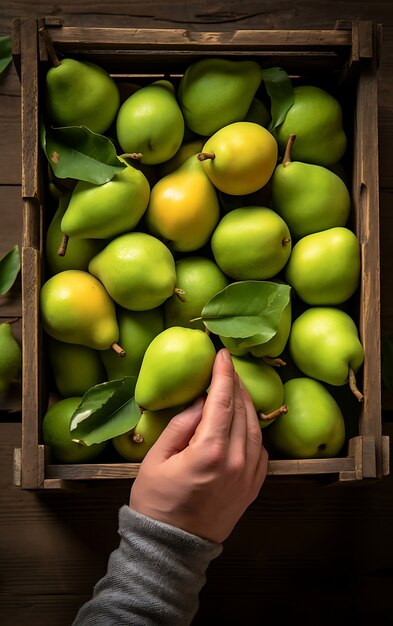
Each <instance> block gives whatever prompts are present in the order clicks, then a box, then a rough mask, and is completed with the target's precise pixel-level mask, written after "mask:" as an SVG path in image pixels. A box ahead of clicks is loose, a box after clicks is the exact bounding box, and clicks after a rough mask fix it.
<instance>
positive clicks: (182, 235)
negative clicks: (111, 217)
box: [146, 155, 220, 252]
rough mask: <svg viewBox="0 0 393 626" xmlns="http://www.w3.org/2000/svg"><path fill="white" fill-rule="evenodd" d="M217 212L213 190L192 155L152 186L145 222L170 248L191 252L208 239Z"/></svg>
mask: <svg viewBox="0 0 393 626" xmlns="http://www.w3.org/2000/svg"><path fill="white" fill-rule="evenodd" d="M219 214H220V207H219V204H218V199H217V194H216V191H215V189H214V187H213V185H212V183H211V182H210V180H209V178H208V177H207V176H206V174H205V173H204V171H203V169H202V163H200V162H199V161H198V158H197V156H196V155H193V156H191V157H190V158H189V159H187V160H186V161H185V162H184V163H183V165H181V166H180V167H179V168H178V169H177V170H176V171H175V172H172V173H171V174H168V176H165V177H164V178H162V179H161V180H159V181H158V183H156V184H155V185H154V187H153V189H152V191H151V195H150V202H149V206H148V208H147V212H146V223H147V226H148V228H149V230H150V231H151V232H152V233H153V235H155V236H156V237H158V238H159V239H161V240H163V241H164V242H165V243H166V244H167V245H168V247H170V248H171V249H173V250H177V251H179V252H191V251H192V250H198V248H201V247H202V246H204V245H205V244H206V243H207V242H208V241H209V239H210V236H211V234H212V232H213V230H214V228H215V226H216V225H217V222H218V220H219Z"/></svg>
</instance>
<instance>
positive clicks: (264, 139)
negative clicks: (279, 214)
mask: <svg viewBox="0 0 393 626" xmlns="http://www.w3.org/2000/svg"><path fill="white" fill-rule="evenodd" d="M277 153H278V147H277V142H276V140H275V139H274V137H273V135H272V134H271V133H269V131H268V130H266V128H263V126H260V124H255V123H254V122H235V123H234V124H228V126H224V128H220V130H218V131H217V132H216V133H215V134H214V135H213V136H212V137H210V138H209V139H208V140H207V142H206V143H205V145H204V146H203V151H202V152H200V153H199V154H198V159H199V160H200V161H202V163H203V168H204V171H205V173H206V174H207V176H208V177H209V178H210V180H211V182H212V183H213V185H214V186H215V187H217V189H219V190H220V191H223V192H224V193H228V194H230V195H233V196H241V195H247V194H250V193H254V191H257V190H258V189H260V188H261V187H263V186H264V185H266V183H267V182H268V181H269V179H270V178H271V176H272V174H273V171H274V168H275V167H276V162H277Z"/></svg>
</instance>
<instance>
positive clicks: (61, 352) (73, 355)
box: [48, 338, 123, 398]
mask: <svg viewBox="0 0 393 626" xmlns="http://www.w3.org/2000/svg"><path fill="white" fill-rule="evenodd" d="M111 352H113V350H111ZM115 358H117V360H118V361H123V359H119V357H118V356H117V355H115ZM48 359H49V364H50V366H51V370H52V373H53V377H54V380H55V384H56V387H57V390H58V391H59V393H60V394H61V395H62V396H64V397H65V398H69V397H72V396H83V395H84V394H85V393H86V391H87V390H88V389H90V387H94V386H95V385H98V384H99V383H102V382H104V381H105V380H107V378H106V376H105V370H104V367H103V364H102V362H101V359H100V356H99V353H98V352H97V351H96V350H92V348H88V347H87V346H78V345H76V344H72V343H64V342H63V341H56V340H55V339H52V338H49V341H48Z"/></svg>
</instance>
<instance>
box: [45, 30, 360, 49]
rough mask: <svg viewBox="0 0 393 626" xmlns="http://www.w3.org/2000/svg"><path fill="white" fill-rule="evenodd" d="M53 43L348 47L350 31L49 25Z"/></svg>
mask: <svg viewBox="0 0 393 626" xmlns="http://www.w3.org/2000/svg"><path fill="white" fill-rule="evenodd" d="M48 30H49V31H50V35H51V37H52V39H53V41H54V42H55V43H58V44H62V47H64V48H73V47H75V46H77V47H84V48H89V47H95V48H113V47H114V46H115V47H117V48H119V49H124V48H138V47H143V46H148V47H149V48H150V49H152V48H153V49H154V48H163V47H165V48H171V49H185V48H201V47H202V48H203V47H207V48H214V47H217V46H219V47H220V48H222V47H224V48H227V49H228V48H230V49H236V47H237V46H239V47H249V48H250V49H258V48H259V47H260V48H264V49H276V48H277V49H285V48H291V47H294V48H296V47H310V48H314V47H319V46H320V47H324V46H333V47H334V46H350V45H351V41H352V33H351V31H350V30H337V29H336V30H235V31H229V32H225V31H217V32H215V31H209V32H198V31H191V30H186V29H180V28H179V29H162V28H161V29H160V28H157V29H149V28H146V29H145V28H83V27H82V28H81V27H73V26H64V27H62V28H57V27H56V28H48Z"/></svg>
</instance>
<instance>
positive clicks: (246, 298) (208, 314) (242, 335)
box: [201, 280, 291, 348]
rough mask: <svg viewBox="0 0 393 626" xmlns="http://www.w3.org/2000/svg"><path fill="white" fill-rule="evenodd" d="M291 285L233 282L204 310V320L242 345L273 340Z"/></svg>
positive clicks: (238, 344) (249, 345)
mask: <svg viewBox="0 0 393 626" xmlns="http://www.w3.org/2000/svg"><path fill="white" fill-rule="evenodd" d="M290 293H291V287H290V286H289V285H285V284H279V283H274V282H270V281H258V280H244V281H239V282H236V283H232V284H231V285H228V286H227V287H225V289H223V290H222V291H219V292H218V293H217V294H216V295H215V296H213V297H212V298H211V299H210V300H209V301H208V302H207V304H206V305H205V306H204V308H203V310H202V314H201V317H202V321H203V323H204V324H205V326H206V328H207V329H208V330H209V331H210V332H212V333H215V334H216V335H221V336H222V337H228V338H231V339H233V340H234V342H235V343H236V345H237V347H238V348H250V347H252V346H258V345H261V344H263V343H266V342H267V341H269V340H270V339H271V338H272V337H274V335H275V334H276V333H277V330H278V326H279V323H280V320H281V316H282V312H283V310H284V308H285V307H286V306H287V304H288V303H289V299H290Z"/></svg>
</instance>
